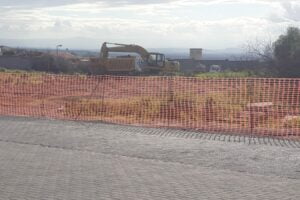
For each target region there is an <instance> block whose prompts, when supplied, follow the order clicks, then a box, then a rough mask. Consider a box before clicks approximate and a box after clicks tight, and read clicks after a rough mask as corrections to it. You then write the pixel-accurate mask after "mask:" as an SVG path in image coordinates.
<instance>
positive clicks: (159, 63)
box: [148, 53, 165, 67]
mask: <svg viewBox="0 0 300 200" xmlns="http://www.w3.org/2000/svg"><path fill="white" fill-rule="evenodd" d="M148 63H149V65H150V66H153V67H164V66H165V55H164V54H161V53H150V56H149V60H148Z"/></svg>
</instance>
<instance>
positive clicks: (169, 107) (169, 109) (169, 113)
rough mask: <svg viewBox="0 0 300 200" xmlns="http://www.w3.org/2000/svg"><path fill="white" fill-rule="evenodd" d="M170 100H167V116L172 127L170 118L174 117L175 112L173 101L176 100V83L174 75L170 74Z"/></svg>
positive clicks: (168, 78)
mask: <svg viewBox="0 0 300 200" xmlns="http://www.w3.org/2000/svg"><path fill="white" fill-rule="evenodd" d="M167 80H168V102H167V118H168V128H170V120H171V118H172V114H173V113H172V112H173V102H174V83H173V77H172V76H168V77H167Z"/></svg>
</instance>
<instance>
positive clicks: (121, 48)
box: [100, 42, 150, 60]
mask: <svg viewBox="0 0 300 200" xmlns="http://www.w3.org/2000/svg"><path fill="white" fill-rule="evenodd" d="M107 44H111V45H115V46H114V47H107ZM109 52H128V53H137V54H139V55H140V56H141V57H142V59H143V60H148V59H149V56H150V54H149V53H148V51H147V50H146V49H144V48H143V47H141V46H138V45H133V44H130V45H127V44H118V43H108V42H104V43H103V45H102V47H101V52H100V58H101V59H107V58H108V56H109Z"/></svg>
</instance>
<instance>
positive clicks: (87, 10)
mask: <svg viewBox="0 0 300 200" xmlns="http://www.w3.org/2000/svg"><path fill="white" fill-rule="evenodd" d="M282 2H283V1H280V0H277V1H276V0H275V1H267V0H243V1H242V0H115V1H114V0H72V1H71V0H52V1H50V0H27V1H24V0H15V1H13V3H12V1H11V0H0V6H2V7H3V6H6V7H7V9H2V10H3V11H2V12H1V13H0V32H1V37H2V38H17V39H35V40H39V39H40V40H39V41H44V39H47V38H51V39H54V40H51V41H53V44H55V43H56V42H55V40H57V41H60V43H62V41H64V40H65V41H67V40H68V39H70V38H82V37H84V38H88V39H91V40H93V41H95V42H89V43H88V44H89V46H90V48H98V46H99V44H100V43H101V42H103V41H112V42H123V43H138V44H141V45H145V46H146V47H190V46H199V47H204V48H221V47H232V46H237V45H239V44H241V43H243V42H244V41H247V40H249V38H256V37H257V36H261V37H263V36H264V35H266V33H267V34H268V33H270V32H271V33H272V36H273V37H276V36H277V35H279V34H280V33H281V31H282V27H285V26H286V24H287V23H290V21H291V20H296V19H298V14H297V13H296V11H295V10H298V7H297V6H296V5H297V4H296V3H291V5H289V4H287V5H285V4H282ZM235 3H240V4H247V3H248V4H249V3H253V4H257V3H259V4H266V5H267V6H270V8H272V10H274V9H273V8H276V9H275V10H276V12H274V13H273V14H271V15H269V17H268V15H267V13H266V16H265V17H264V16H251V17H249V16H243V15H242V14H241V15H240V16H239V17H236V16H234V17H228V16H226V15H224V16H223V15H222V17H219V18H218V19H208V18H205V16H204V17H199V18H197V19H196V18H193V17H191V16H189V12H190V10H193V9H196V8H198V7H201V6H205V5H207V4H216V5H215V6H219V7H221V8H222V5H223V4H235ZM217 4H220V5H221V6H220V5H217ZM197 6H198V7H197ZM215 6H213V7H215ZM242 6H243V5H242ZM244 6H245V7H247V5H244ZM208 7H211V6H208ZM9 8H10V9H9ZM178 9H179V10H182V11H184V12H183V13H185V14H184V15H182V14H181V15H179V14H178V13H177V12H176V11H177V10H178ZM277 9H278V10H277ZM277 11H279V12H277ZM295 23H297V21H295ZM72 41H73V42H74V44H73V46H72V47H75V46H77V47H78V48H79V47H81V46H82V45H83V44H82V40H81V39H74V40H72ZM45 44H47V45H49V43H40V45H41V46H43V45H45Z"/></svg>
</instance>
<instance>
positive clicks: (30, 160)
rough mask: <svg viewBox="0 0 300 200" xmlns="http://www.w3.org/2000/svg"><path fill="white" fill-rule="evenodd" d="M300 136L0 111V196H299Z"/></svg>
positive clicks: (214, 197) (244, 197)
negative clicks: (230, 133) (46, 117)
mask: <svg viewBox="0 0 300 200" xmlns="http://www.w3.org/2000/svg"><path fill="white" fill-rule="evenodd" d="M299 146H300V145H299V143H297V142H292V141H283V140H275V139H270V138H251V137H250V138H247V137H241V136H228V135H227V136H226V135H214V134H204V133H197V132H187V131H179V130H165V129H152V128H137V127H130V126H116V125H109V124H101V123H83V122H81V123H78V122H66V121H53V120H38V119H26V118H11V117H0V163H1V165H0V199H30V200H31V199H80V200H81V199H280V200H282V199H295V200H296V199H297V200H298V199H300V190H299V188H300V148H299Z"/></svg>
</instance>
